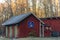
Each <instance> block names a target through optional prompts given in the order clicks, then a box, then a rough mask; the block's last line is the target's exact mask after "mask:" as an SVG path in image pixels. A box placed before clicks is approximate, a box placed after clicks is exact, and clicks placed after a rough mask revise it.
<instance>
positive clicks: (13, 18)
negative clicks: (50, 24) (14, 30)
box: [2, 12, 42, 26]
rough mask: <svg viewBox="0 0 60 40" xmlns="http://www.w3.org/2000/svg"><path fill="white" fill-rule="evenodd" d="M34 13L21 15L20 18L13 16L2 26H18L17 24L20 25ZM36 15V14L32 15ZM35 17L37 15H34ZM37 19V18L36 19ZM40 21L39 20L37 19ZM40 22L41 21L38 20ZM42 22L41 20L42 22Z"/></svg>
mask: <svg viewBox="0 0 60 40" xmlns="http://www.w3.org/2000/svg"><path fill="white" fill-rule="evenodd" d="M31 14H32V13H30V12H29V13H26V14H21V15H18V16H13V17H11V18H10V19H9V20H7V21H6V22H4V23H3V24H2V25H3V26H4V25H11V24H16V23H19V22H21V21H22V20H24V19H25V18H26V17H28V16H29V15H31ZM32 15H34V14H32ZM34 16H35V15H34ZM36 18H37V17H36ZM37 19H38V18H37ZM38 20H40V19H38ZM40 21H41V20H40ZM41 22H42V21H41Z"/></svg>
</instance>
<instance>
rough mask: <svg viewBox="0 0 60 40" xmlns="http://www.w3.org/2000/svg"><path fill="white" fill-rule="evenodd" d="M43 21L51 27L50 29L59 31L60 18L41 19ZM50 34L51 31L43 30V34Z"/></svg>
mask: <svg viewBox="0 0 60 40" xmlns="http://www.w3.org/2000/svg"><path fill="white" fill-rule="evenodd" d="M43 22H44V23H45V24H48V25H50V27H51V28H52V30H51V31H57V32H60V19H58V18H57V19H53V18H52V19H46V20H43ZM50 35H51V32H49V31H47V32H45V36H50Z"/></svg>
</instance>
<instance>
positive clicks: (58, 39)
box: [0, 37, 60, 40]
mask: <svg viewBox="0 0 60 40" xmlns="http://www.w3.org/2000/svg"><path fill="white" fill-rule="evenodd" d="M0 40H60V37H50V38H31V37H29V38H19V39H9V38H0Z"/></svg>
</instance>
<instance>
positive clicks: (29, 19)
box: [2, 13, 43, 38]
mask: <svg viewBox="0 0 60 40" xmlns="http://www.w3.org/2000/svg"><path fill="white" fill-rule="evenodd" d="M41 23H43V22H42V21H41V20H40V19H38V18H37V17H36V16H35V15H34V14H32V13H26V14H21V15H18V16H13V17H12V18H10V19H9V20H7V21H6V22H4V23H3V24H2V25H3V26H5V28H6V35H5V36H6V37H17V38H21V37H29V36H35V37H39V36H40V35H41V34H40V29H41V28H40V26H41V25H40V24H41Z"/></svg>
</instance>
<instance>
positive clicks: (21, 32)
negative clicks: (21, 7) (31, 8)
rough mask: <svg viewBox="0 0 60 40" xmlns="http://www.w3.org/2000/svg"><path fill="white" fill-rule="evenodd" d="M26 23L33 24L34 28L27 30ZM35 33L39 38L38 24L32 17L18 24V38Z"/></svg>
mask: <svg viewBox="0 0 60 40" xmlns="http://www.w3.org/2000/svg"><path fill="white" fill-rule="evenodd" d="M28 21H33V22H34V28H28ZM32 30H33V31H36V36H37V37H39V35H40V34H39V33H40V31H39V30H40V23H39V20H37V19H36V18H35V17H34V16H33V15H30V16H29V17H27V18H26V19H25V20H23V21H22V22H20V25H19V27H18V37H28V36H29V32H30V31H32Z"/></svg>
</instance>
